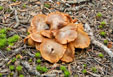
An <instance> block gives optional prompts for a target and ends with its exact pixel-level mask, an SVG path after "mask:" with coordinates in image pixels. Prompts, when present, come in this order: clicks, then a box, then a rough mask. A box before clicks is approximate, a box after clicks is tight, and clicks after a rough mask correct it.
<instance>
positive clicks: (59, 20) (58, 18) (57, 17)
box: [46, 12, 69, 30]
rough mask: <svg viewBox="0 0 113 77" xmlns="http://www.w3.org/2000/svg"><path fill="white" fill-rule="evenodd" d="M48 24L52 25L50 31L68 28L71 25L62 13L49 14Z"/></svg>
mask: <svg viewBox="0 0 113 77" xmlns="http://www.w3.org/2000/svg"><path fill="white" fill-rule="evenodd" d="M46 23H47V24H49V25H50V29H51V30H54V29H59V28H62V27H63V26H66V25H67V24H68V23H69V20H68V18H67V17H66V16H65V15H64V14H63V13H60V12H53V13H50V14H48V16H47V18H46Z"/></svg>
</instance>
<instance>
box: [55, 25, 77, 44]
mask: <svg viewBox="0 0 113 77" xmlns="http://www.w3.org/2000/svg"><path fill="white" fill-rule="evenodd" d="M76 29H77V28H76V27H75V24H72V23H71V24H69V25H67V26H65V27H63V28H62V29H60V30H59V31H58V32H57V33H56V36H55V38H56V40H57V41H58V42H59V43H61V44H67V43H69V42H71V41H74V40H75V39H76V38H77V32H76Z"/></svg>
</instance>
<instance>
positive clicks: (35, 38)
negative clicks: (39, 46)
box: [30, 32, 44, 42]
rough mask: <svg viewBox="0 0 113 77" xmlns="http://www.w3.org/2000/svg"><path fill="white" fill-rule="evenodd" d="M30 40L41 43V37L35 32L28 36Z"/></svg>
mask: <svg viewBox="0 0 113 77" xmlns="http://www.w3.org/2000/svg"><path fill="white" fill-rule="evenodd" d="M30 37H31V39H33V40H34V41H35V42H42V41H43V39H44V38H43V36H41V35H40V34H39V33H37V32H35V33H32V34H30Z"/></svg>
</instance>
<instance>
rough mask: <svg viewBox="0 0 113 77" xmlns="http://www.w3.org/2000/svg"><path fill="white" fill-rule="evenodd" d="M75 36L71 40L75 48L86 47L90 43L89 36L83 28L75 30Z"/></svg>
mask: <svg viewBox="0 0 113 77" xmlns="http://www.w3.org/2000/svg"><path fill="white" fill-rule="evenodd" d="M77 34H78V35H77V38H76V40H75V41H74V42H73V43H74V46H75V48H86V47H88V46H89V45H90V38H89V36H88V34H87V33H86V32H84V31H83V30H81V29H79V28H78V30H77Z"/></svg>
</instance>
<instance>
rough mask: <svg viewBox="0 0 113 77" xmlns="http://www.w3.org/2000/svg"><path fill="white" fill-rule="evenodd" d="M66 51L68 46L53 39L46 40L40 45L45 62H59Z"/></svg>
mask: <svg viewBox="0 0 113 77" xmlns="http://www.w3.org/2000/svg"><path fill="white" fill-rule="evenodd" d="M65 51H66V46H65V45H62V44H59V43H57V42H56V41H55V40H52V39H45V40H44V41H43V42H42V43H41V45H40V52H41V55H42V57H43V58H44V59H45V60H48V61H49V62H51V63H56V62H58V61H59V60H60V59H61V58H62V56H63V55H64V53H65Z"/></svg>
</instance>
